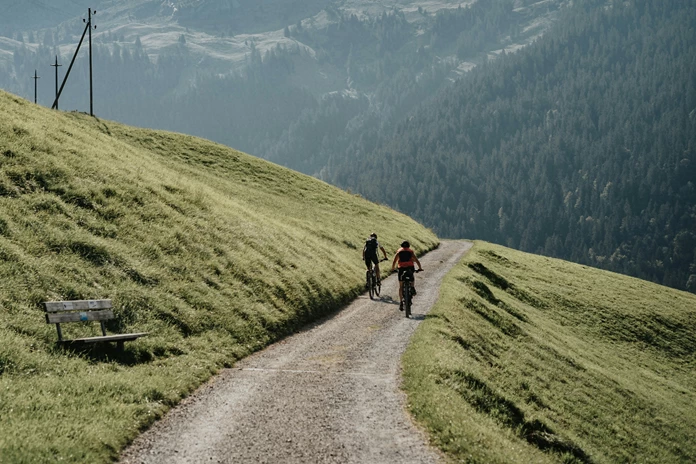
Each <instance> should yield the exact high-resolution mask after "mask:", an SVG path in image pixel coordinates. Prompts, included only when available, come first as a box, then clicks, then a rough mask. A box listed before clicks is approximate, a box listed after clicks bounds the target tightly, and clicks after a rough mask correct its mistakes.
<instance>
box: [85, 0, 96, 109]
mask: <svg viewBox="0 0 696 464" xmlns="http://www.w3.org/2000/svg"><path fill="white" fill-rule="evenodd" d="M94 14H97V12H96V11H95V12H94ZM87 17H88V20H87V21H88V23H87V27H88V28H89V115H90V116H94V97H93V94H92V9H91V8H87ZM94 28H95V29H96V28H97V26H94Z"/></svg>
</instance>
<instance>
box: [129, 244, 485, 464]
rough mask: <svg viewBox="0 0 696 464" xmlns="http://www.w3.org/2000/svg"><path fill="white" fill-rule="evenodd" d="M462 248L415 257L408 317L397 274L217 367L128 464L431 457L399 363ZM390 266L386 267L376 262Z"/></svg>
mask: <svg viewBox="0 0 696 464" xmlns="http://www.w3.org/2000/svg"><path fill="white" fill-rule="evenodd" d="M470 247H471V243H468V242H461V241H443V242H442V244H441V245H440V247H439V248H438V249H436V250H434V251H432V252H430V253H428V254H427V255H425V256H424V257H423V258H422V259H421V263H422V264H423V269H425V272H422V273H420V274H417V278H416V288H417V289H418V295H417V296H416V298H415V299H414V306H413V315H412V316H411V319H406V318H405V317H404V313H402V312H400V311H399V309H398V287H397V281H396V276H395V275H394V276H391V277H389V278H388V279H386V280H385V281H384V282H383V285H382V294H381V296H380V298H379V299H377V300H370V298H369V296H367V294H365V295H363V296H361V297H359V298H358V299H357V300H355V301H354V302H353V303H352V304H350V305H349V306H347V307H346V308H344V309H343V310H341V311H340V312H339V313H337V314H336V315H334V316H332V317H330V318H328V319H325V320H323V321H320V322H318V323H316V324H314V325H312V326H310V327H308V328H307V329H305V330H304V331H302V332H300V333H297V334H295V335H293V336H291V337H288V338H286V339H284V340H283V341H281V342H278V343H276V344H274V345H272V346H270V347H269V348H267V349H266V350H264V351H261V352H259V353H256V354H254V355H252V356H250V357H248V358H246V359H244V360H242V361H240V362H239V363H237V364H236V365H235V367H233V368H231V369H226V370H224V371H222V372H221V373H220V374H219V375H218V376H216V377H215V378H213V379H212V380H211V381H210V382H208V383H207V384H206V385H204V386H202V387H201V388H199V389H198V390H197V391H196V392H195V393H194V394H192V395H191V396H189V397H188V398H186V399H185V400H184V401H183V402H182V403H181V404H180V405H179V406H177V407H176V408H174V409H173V410H171V411H170V412H169V413H168V414H167V415H166V416H165V417H164V418H163V419H162V420H161V421H159V422H158V423H156V424H155V425H154V426H153V427H152V428H151V429H150V430H148V431H147V432H145V433H144V434H142V435H141V436H140V437H139V438H138V439H137V440H136V441H135V442H134V443H133V445H132V446H131V447H130V448H128V449H126V450H125V452H124V453H123V455H122V460H121V462H122V463H124V464H126V463H127V464H134V463H138V464H140V463H167V464H169V463H211V462H213V463H242V462H250V463H251V462H253V463H257V462H258V463H276V462H283V463H300V462H306V463H347V462H354V463H366V462H370V463H379V462H384V463H393V462H399V463H407V462H414V463H416V462H417V463H429V462H438V461H440V458H439V455H438V453H437V451H435V450H433V449H432V448H431V447H429V446H428V445H427V439H426V437H425V435H424V433H423V432H421V431H420V430H419V429H418V428H416V427H415V426H414V425H413V423H412V422H411V419H410V417H409V415H408V413H407V412H406V408H405V405H406V397H405V395H404V394H403V392H402V391H401V390H400V389H399V385H400V383H401V369H400V358H401V355H402V353H403V352H404V350H405V348H406V345H407V343H408V340H409V338H410V336H411V335H412V334H413V332H414V330H415V329H416V327H417V326H418V324H419V323H420V321H421V320H422V319H423V317H424V314H425V313H427V312H428V311H429V310H430V308H431V307H432V305H433V304H434V303H435V301H436V299H437V297H438V290H439V286H440V282H441V281H442V278H443V277H444V275H445V274H446V273H447V271H449V270H450V269H451V268H452V266H454V265H455V264H456V263H457V261H459V259H460V258H461V257H462V256H463V255H464V253H466V251H468V250H469V248H470ZM382 264H383V265H384V264H390V263H386V262H385V263H382Z"/></svg>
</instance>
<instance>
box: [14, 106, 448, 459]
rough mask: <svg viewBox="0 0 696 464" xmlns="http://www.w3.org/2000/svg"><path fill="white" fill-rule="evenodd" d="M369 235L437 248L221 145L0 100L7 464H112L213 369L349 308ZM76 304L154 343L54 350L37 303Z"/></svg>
mask: <svg viewBox="0 0 696 464" xmlns="http://www.w3.org/2000/svg"><path fill="white" fill-rule="evenodd" d="M372 230H376V231H377V232H378V233H379V234H380V240H381V242H382V243H383V244H384V245H385V247H386V249H387V250H390V251H391V250H395V249H396V247H397V245H398V243H399V242H400V240H402V238H404V237H407V238H409V239H410V240H411V241H412V243H415V244H416V247H417V248H418V250H420V251H425V250H427V249H429V248H432V247H434V246H436V244H437V238H436V237H435V236H434V235H433V234H432V233H431V232H430V231H428V230H426V229H425V228H423V227H422V226H420V225H419V224H417V223H415V222H414V221H412V220H411V219H409V218H408V217H406V216H404V215H401V214H398V213H396V212H394V211H392V210H390V209H388V208H386V207H383V206H379V205H375V204H372V203H369V202H367V201H365V200H364V199H362V198H360V197H358V196H354V195H350V194H348V193H346V192H343V191H341V190H338V189H336V188H333V187H331V186H329V185H327V184H325V183H323V182H320V181H317V180H315V179H313V178H310V177H307V176H304V175H301V174H298V173H295V172H292V171H290V170H288V169H284V168H281V167H279V166H276V165H273V164H270V163H268V162H265V161H262V160H259V159H256V158H253V157H251V156H248V155H245V154H243V153H240V152H237V151H234V150H231V149H229V148H226V147H223V146H221V145H217V144H214V143H210V142H207V141H204V140H200V139H196V138H193V137H188V136H184V135H179V134H172V133H166V132H156V131H150V130H142V129H135V128H130V127H126V126H122V125H119V124H116V123H112V122H107V121H100V120H97V119H94V118H90V117H88V116H85V115H82V114H75V113H72V114H66V113H59V112H54V111H50V110H47V109H43V108H40V107H37V106H35V105H33V104H30V103H28V102H26V101H24V100H21V99H19V98H16V97H14V96H12V95H9V94H7V93H4V92H0V462H13V463H16V462H32V463H34V462H58V461H61V462H90V463H94V462H108V461H110V460H111V459H113V458H114V457H116V456H117V454H118V452H119V450H120V449H121V448H122V447H123V446H124V445H125V444H126V443H127V442H128V441H129V440H130V439H131V438H132V437H134V436H135V435H136V434H137V433H138V431H139V430H141V429H142V428H144V427H146V426H147V425H148V424H150V423H151V422H152V421H154V420H155V419H156V418H157V417H159V416H161V415H162V413H163V412H164V411H165V410H166V409H167V408H169V407H170V406H171V405H173V404H175V403H176V402H177V401H179V400H180V399H181V398H182V397H183V396H185V395H186V394H187V393H188V392H190V391H191V390H192V389H193V388H195V387H196V386H197V385H199V384H200V383H201V382H203V381H204V380H206V379H207V378H209V377H210V376H211V374H212V373H214V372H215V371H216V370H217V369H219V368H220V367H222V366H227V365H231V364H232V363H234V361H235V360H236V359H239V358H240V357H242V356H245V355H247V354H249V353H251V352H252V351H254V350H257V349H259V348H261V347H263V346H265V345H267V344H268V343H270V342H272V341H274V340H277V339H278V338H279V337H282V336H283V335H285V334H288V333H290V332H291V331H293V330H294V329H295V328H297V327H299V326H301V325H302V324H304V323H306V322H308V321H310V320H312V319H316V318H318V317H321V316H323V315H325V314H327V313H329V312H331V311H334V310H336V309H338V308H339V307H340V306H341V305H342V304H343V303H344V302H346V301H348V300H349V299H351V298H353V297H354V296H356V295H357V294H358V293H359V292H360V291H361V286H362V282H363V276H364V274H363V264H362V263H361V260H360V253H361V247H362V240H363V239H364V238H365V237H366V236H367V235H368V234H369V232H371V231H372ZM83 298H84V299H87V298H112V299H113V300H114V303H115V306H116V310H115V312H116V315H117V320H116V322H114V323H113V324H110V325H109V327H108V328H109V330H110V331H149V332H150V333H151V335H150V336H149V337H146V338H143V339H140V340H138V341H136V342H131V343H129V344H127V345H126V350H125V352H124V353H123V354H119V353H118V352H117V351H116V350H111V349H99V350H96V351H91V352H70V351H66V350H63V349H61V348H60V347H59V346H57V345H56V339H57V337H56V331H55V328H54V327H53V326H52V325H51V326H49V325H48V324H46V323H45V321H44V316H43V312H42V309H41V302H43V301H47V300H62V299H83ZM94 325H95V326H97V327H98V324H94ZM74 326H78V327H74ZM90 327H91V326H90ZM97 327H93V329H94V330H92V329H91V328H88V327H80V325H79V324H69V325H66V326H64V328H63V329H64V333H65V335H66V336H67V337H75V336H78V335H86V334H89V333H91V332H96V328H97Z"/></svg>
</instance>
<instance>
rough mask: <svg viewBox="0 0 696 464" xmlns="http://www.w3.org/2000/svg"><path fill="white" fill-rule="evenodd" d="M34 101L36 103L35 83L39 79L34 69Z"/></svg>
mask: <svg viewBox="0 0 696 464" xmlns="http://www.w3.org/2000/svg"><path fill="white" fill-rule="evenodd" d="M32 79H34V103H36V83H37V82H38V80H39V79H41V78H40V77H39V76H38V75H37V74H36V69H35V70H34V77H32Z"/></svg>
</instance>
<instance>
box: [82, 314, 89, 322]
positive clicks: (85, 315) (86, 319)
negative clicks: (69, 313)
mask: <svg viewBox="0 0 696 464" xmlns="http://www.w3.org/2000/svg"><path fill="white" fill-rule="evenodd" d="M80 320H81V321H88V320H89V319H88V318H87V313H80Z"/></svg>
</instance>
